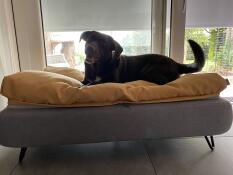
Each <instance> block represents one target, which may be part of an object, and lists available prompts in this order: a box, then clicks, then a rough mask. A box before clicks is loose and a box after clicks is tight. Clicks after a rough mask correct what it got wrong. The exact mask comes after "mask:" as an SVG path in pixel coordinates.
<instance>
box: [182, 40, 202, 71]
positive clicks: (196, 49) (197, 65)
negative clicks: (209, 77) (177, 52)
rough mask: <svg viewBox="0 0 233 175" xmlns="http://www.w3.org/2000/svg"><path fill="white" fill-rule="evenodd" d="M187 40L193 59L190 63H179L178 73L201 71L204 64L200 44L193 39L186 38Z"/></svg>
mask: <svg viewBox="0 0 233 175" xmlns="http://www.w3.org/2000/svg"><path fill="white" fill-rule="evenodd" d="M188 42H189V45H190V46H191V48H192V51H193V54H194V58H195V61H194V63H192V64H180V65H179V73H180V74H186V73H193V72H198V71H201V70H202V68H203V67H204V65H205V55H204V52H203V50H202V48H201V46H200V45H199V44H197V43H196V42H195V41H193V40H188Z"/></svg>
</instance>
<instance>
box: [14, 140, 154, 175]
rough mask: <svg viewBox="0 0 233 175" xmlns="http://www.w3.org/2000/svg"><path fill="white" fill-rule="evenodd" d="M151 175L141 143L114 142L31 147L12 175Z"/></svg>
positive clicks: (147, 159) (149, 163) (152, 172)
mask: <svg viewBox="0 0 233 175" xmlns="http://www.w3.org/2000/svg"><path fill="white" fill-rule="evenodd" d="M29 174H30V175H31V174H33V175H39V174H43V175H73V174H78V175H89V174H90V175H105V174H106V175H131V174H132V175H154V174H155V173H154V169H153V165H152V164H151V162H150V160H149V158H148V156H147V153H146V151H145V147H144V144H143V143H141V142H118V143H112V142H111V143H98V144H81V145H70V146H53V147H43V148H31V149H29V151H28V152H27V154H26V157H25V159H24V161H23V164H22V165H18V166H17V168H16V169H15V171H14V173H13V175H29Z"/></svg>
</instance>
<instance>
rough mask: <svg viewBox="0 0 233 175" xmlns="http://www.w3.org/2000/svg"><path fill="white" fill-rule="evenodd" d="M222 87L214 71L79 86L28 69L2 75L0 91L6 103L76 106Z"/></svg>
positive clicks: (152, 99)
mask: <svg viewBox="0 0 233 175" xmlns="http://www.w3.org/2000/svg"><path fill="white" fill-rule="evenodd" d="M226 86H227V82H226V81H225V79H223V78H222V77H221V76H219V75H218V74H215V73H205V74H188V75H184V76H182V77H180V78H179V79H177V80H175V81H173V82H170V83H167V84H165V85H156V84H154V83H150V82H147V81H142V80H139V81H134V82H129V83H124V84H121V83H104V84H98V85H93V86H88V87H87V86H84V87H81V83H80V81H78V80H76V79H73V78H70V77H67V76H64V75H59V74H56V73H51V72H39V71H28V72H21V73H16V74H13V75H9V76H6V77H5V78H4V80H3V83H2V88H1V93H2V94H3V95H4V96H5V97H7V98H8V99H9V103H17V104H39V105H53V106H63V107H72V106H76V107H80V106H103V105H112V104H118V103H158V102H173V101H182V100H193V99H204V98H208V97H214V96H218V95H219V93H220V92H221V91H222V90H223V89H225V88H226Z"/></svg>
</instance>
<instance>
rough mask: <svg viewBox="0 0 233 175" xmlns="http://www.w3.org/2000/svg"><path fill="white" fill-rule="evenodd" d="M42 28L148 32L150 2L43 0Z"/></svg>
mask: <svg viewBox="0 0 233 175" xmlns="http://www.w3.org/2000/svg"><path fill="white" fill-rule="evenodd" d="M41 2H42V12H43V21H44V29H45V31H48V32H55V31H83V30H93V29H95V30H104V31H112V30H117V31H121V30H126V31H127V30H150V28H151V0H42V1H41Z"/></svg>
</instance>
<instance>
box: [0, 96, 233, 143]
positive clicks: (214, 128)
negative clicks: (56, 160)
mask: <svg viewBox="0 0 233 175" xmlns="http://www.w3.org/2000/svg"><path fill="white" fill-rule="evenodd" d="M231 124H232V107H231V104H230V103H229V102H228V101H226V100H224V99H221V98H216V99H207V100H196V101H185V102H172V103H159V104H140V105H129V104H124V105H114V106H105V107H85V108H38V107H32V106H8V107H7V108H6V109H5V110H4V111H2V112H1V113H0V144H1V145H4V146H10V147H29V146H42V145H60V144H76V143H89V142H104V141H121V140H142V139H156V138H164V137H186V136H205V135H216V134H222V133H224V132H226V131H227V130H228V129H229V128H230V127H231Z"/></svg>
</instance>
